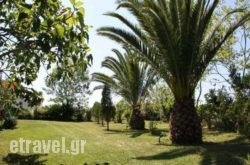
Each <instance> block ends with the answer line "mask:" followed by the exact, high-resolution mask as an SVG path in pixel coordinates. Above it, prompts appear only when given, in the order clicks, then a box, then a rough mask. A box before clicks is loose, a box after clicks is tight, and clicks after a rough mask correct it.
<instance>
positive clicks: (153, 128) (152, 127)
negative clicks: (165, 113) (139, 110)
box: [148, 120, 158, 135]
mask: <svg viewBox="0 0 250 165" xmlns="http://www.w3.org/2000/svg"><path fill="white" fill-rule="evenodd" d="M148 128H149V131H150V133H151V134H152V135H156V134H157V133H158V132H157V121H155V120H150V121H149V123H148Z"/></svg>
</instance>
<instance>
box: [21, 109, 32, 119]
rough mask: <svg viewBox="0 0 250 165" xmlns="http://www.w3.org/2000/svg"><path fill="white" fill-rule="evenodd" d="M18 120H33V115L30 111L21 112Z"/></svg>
mask: <svg viewBox="0 0 250 165" xmlns="http://www.w3.org/2000/svg"><path fill="white" fill-rule="evenodd" d="M17 118H18V119H28V120H30V119H32V118H33V116H32V114H31V112H30V111H29V110H21V111H20V112H19V113H18V115H17Z"/></svg>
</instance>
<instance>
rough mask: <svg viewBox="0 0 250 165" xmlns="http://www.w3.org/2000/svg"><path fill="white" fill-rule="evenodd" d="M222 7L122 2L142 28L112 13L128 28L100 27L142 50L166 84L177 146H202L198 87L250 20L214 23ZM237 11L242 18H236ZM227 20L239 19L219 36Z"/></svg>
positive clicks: (189, 1)
mask: <svg viewBox="0 0 250 165" xmlns="http://www.w3.org/2000/svg"><path fill="white" fill-rule="evenodd" d="M218 4H219V0H213V1H206V0H199V1H196V0H186V1H176V0H155V1H152V0H142V1H135V0H120V1H119V2H118V8H125V9H128V11H129V12H130V13H131V14H132V15H133V16H134V17H135V19H136V21H137V23H138V24H134V23H133V22H131V21H130V20H128V19H126V18H125V17H124V16H122V15H121V14H119V13H115V12H111V13H107V15H109V16H111V17H113V18H116V19H118V20H119V21H121V22H122V23H124V24H125V25H126V26H127V27H128V28H129V30H124V29H122V28H116V27H102V28H100V29H98V33H99V34H100V35H103V36H107V37H109V38H110V39H112V40H115V41H117V42H118V43H121V44H122V45H126V46H127V47H128V48H129V49H132V50H134V51H136V52H138V54H139V55H140V57H141V59H142V60H144V61H146V62H147V63H148V64H149V65H150V66H151V67H152V68H154V69H155V70H156V71H157V72H158V73H159V74H160V76H161V77H162V78H163V79H164V80H165V81H166V83H167V84H168V86H169V88H170V89H171V91H172V93H173V95H174V98H175V101H174V105H173V111H172V112H171V114H170V134H171V136H170V139H171V140H172V142H173V143H179V144H183V143H185V144H187V143H188V144H190V143H201V142H202V129H201V123H200V119H199V116H198V115H197V112H196V109H195V106H194V91H195V88H196V86H197V83H198V82H199V80H200V78H201V77H202V75H203V73H204V71H205V70H206V68H207V66H208V65H209V63H210V61H211V60H212V59H213V58H214V57H215V55H216V53H217V52H218V50H219V49H220V48H221V46H222V45H223V43H225V41H226V40H227V39H228V38H229V37H230V36H231V35H232V33H233V32H234V31H235V30H236V29H237V28H239V27H240V26H242V25H243V24H244V23H245V22H246V21H248V20H249V19H250V13H249V12H245V13H244V11H246V10H244V9H235V10H232V11H231V12H229V13H227V14H226V15H225V16H224V17H223V16H222V17H220V18H221V19H220V20H214V19H213V18H214V17H213V16H214V13H215V11H216V9H217V8H216V7H218ZM218 10H219V9H218ZM238 13H243V14H242V15H241V16H239V17H237V18H235V16H238ZM228 17H234V18H235V19H234V20H233V22H231V23H230V24H226V25H225V30H224V31H222V32H221V31H220V27H221V26H220V25H222V24H223V23H224V22H223V21H224V20H225V19H226V18H228Z"/></svg>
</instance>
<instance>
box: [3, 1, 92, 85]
mask: <svg viewBox="0 0 250 165" xmlns="http://www.w3.org/2000/svg"><path fill="white" fill-rule="evenodd" d="M71 2H72V5H73V7H72V8H71V7H64V6H62V4H61V2H60V1H53V0H35V1H28V0H8V1H6V0H3V1H0V6H1V7H0V9H1V10H0V73H3V74H5V76H6V77H8V79H10V80H11V81H14V82H15V83H17V84H19V83H20V82H23V83H26V84H28V85H29V84H31V83H32V81H34V80H35V79H36V78H37V73H38V71H39V69H40V68H41V65H44V66H45V68H47V69H50V68H51V66H52V65H53V66H54V65H56V66H57V69H58V70H59V71H58V75H57V78H58V79H60V78H61V77H67V76H72V75H71V73H72V72H74V71H75V70H76V68H77V69H79V68H82V69H86V67H87V61H86V52H87V51H88V46H87V39H88V34H87V29H88V26H86V25H85V24H84V19H83V18H84V8H83V7H82V2H80V1H76V0H71Z"/></svg>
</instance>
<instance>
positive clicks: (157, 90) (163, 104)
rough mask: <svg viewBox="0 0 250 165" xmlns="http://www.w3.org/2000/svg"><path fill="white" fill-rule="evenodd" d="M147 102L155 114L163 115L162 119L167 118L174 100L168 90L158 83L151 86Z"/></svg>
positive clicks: (162, 83) (160, 82)
mask: <svg viewBox="0 0 250 165" xmlns="http://www.w3.org/2000/svg"><path fill="white" fill-rule="evenodd" d="M147 100H148V101H149V103H150V104H151V105H152V109H153V110H154V111H155V112H159V113H163V117H164V118H167V119H168V118H169V114H170V109H171V107H172V105H173V102H174V99H173V95H172V93H171V91H170V89H169V88H166V84H165V83H164V82H162V81H159V82H158V83H157V84H155V85H154V86H153V88H152V89H151V90H150V91H149V96H148V98H147Z"/></svg>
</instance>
